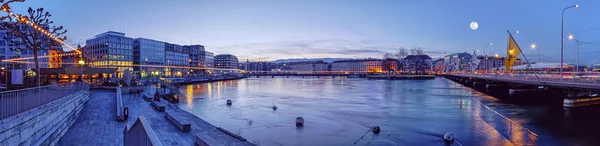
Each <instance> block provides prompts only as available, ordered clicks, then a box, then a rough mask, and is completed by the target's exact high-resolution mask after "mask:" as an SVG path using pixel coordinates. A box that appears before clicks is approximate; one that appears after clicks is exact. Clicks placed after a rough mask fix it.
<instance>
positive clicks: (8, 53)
mask: <svg viewBox="0 0 600 146" xmlns="http://www.w3.org/2000/svg"><path fill="white" fill-rule="evenodd" d="M17 27H18V29H20V30H21V31H22V32H26V31H31V30H34V29H33V28H31V27H30V26H22V25H17ZM40 37H46V36H43V35H42V36H40ZM11 39H12V40H14V41H17V42H18V41H19V40H20V39H19V38H15V36H14V35H13V33H12V32H10V31H9V30H4V29H0V59H1V60H4V59H14V58H25V57H31V58H33V56H34V55H33V50H28V49H26V48H25V47H26V46H25V45H23V44H20V45H15V44H13V43H12V42H11V41H10V40H11ZM40 48H41V49H40V50H38V56H39V57H38V61H39V66H40V68H58V67H61V63H62V58H61V57H60V56H58V55H59V54H61V53H62V51H63V49H62V45H61V44H60V43H59V42H56V41H54V40H51V43H50V45H48V44H43V45H42V46H41V47H40ZM53 54H54V55H53ZM41 56H49V57H41ZM20 61H25V62H34V59H25V60H20ZM2 67H5V68H6V69H23V70H29V69H32V68H35V64H33V63H30V64H23V63H11V62H2Z"/></svg>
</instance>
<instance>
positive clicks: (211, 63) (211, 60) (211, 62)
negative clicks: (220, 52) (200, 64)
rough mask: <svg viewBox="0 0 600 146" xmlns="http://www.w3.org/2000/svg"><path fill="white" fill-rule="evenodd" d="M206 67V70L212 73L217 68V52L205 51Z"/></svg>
mask: <svg viewBox="0 0 600 146" xmlns="http://www.w3.org/2000/svg"><path fill="white" fill-rule="evenodd" d="M204 67H206V69H207V70H206V71H207V72H208V73H209V74H210V73H212V71H213V68H215V54H214V53H213V52H208V51H204Z"/></svg>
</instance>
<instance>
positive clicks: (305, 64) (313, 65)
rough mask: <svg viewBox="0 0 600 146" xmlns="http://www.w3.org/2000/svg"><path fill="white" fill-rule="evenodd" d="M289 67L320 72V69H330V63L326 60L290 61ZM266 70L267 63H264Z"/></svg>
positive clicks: (296, 69)
mask: <svg viewBox="0 0 600 146" xmlns="http://www.w3.org/2000/svg"><path fill="white" fill-rule="evenodd" d="M286 66H287V69H289V71H298V72H319V71H328V70H329V64H328V63H326V62H323V61H322V60H320V61H301V62H290V63H287V64H286ZM262 67H264V68H263V69H264V70H269V69H266V67H267V64H266V63H264V66H262Z"/></svg>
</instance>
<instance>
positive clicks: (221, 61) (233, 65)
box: [215, 54, 238, 69]
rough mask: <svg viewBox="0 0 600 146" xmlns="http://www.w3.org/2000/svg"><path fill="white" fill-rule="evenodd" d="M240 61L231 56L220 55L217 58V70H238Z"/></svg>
mask: <svg viewBox="0 0 600 146" xmlns="http://www.w3.org/2000/svg"><path fill="white" fill-rule="evenodd" d="M237 66H238V59H237V57H236V56H234V55H231V54H220V55H217V56H215V68H224V69H237Z"/></svg>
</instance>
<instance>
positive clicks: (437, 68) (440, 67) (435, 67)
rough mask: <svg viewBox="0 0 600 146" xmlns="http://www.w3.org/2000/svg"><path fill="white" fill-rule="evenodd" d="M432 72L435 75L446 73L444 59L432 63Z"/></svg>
mask: <svg viewBox="0 0 600 146" xmlns="http://www.w3.org/2000/svg"><path fill="white" fill-rule="evenodd" d="M431 65H432V66H431V71H433V72H435V73H441V72H444V58H440V59H437V60H435V61H433V62H432V63H431Z"/></svg>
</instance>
